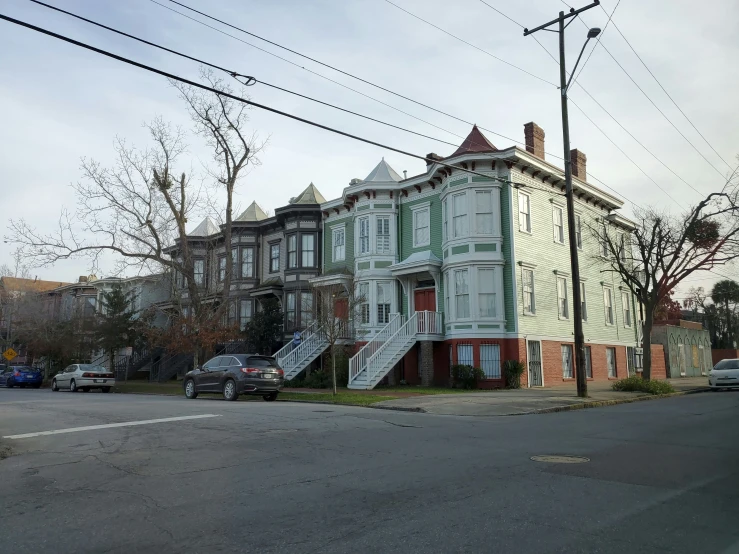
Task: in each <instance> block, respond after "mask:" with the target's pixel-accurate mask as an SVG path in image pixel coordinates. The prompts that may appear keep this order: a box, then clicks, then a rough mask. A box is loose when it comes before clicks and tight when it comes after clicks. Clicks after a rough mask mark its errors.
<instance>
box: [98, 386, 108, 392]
mask: <svg viewBox="0 0 739 554" xmlns="http://www.w3.org/2000/svg"><path fill="white" fill-rule="evenodd" d="M100 390H101V391H103V392H110V387H102V388H101V389H100Z"/></svg>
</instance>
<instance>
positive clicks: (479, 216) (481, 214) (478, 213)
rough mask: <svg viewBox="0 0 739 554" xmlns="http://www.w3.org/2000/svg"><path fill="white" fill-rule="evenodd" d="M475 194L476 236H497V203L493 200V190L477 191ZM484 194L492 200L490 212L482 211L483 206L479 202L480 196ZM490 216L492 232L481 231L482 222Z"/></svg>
mask: <svg viewBox="0 0 739 554" xmlns="http://www.w3.org/2000/svg"><path fill="white" fill-rule="evenodd" d="M474 192H475V234H476V235H485V236H491V235H494V234H495V217H494V215H495V202H494V198H493V191H492V190H476V191H474ZM479 194H484V195H487V196H488V197H489V198H490V211H489V212H488V211H480V210H481V208H482V204H481V203H480V202H479V198H478V195H479ZM487 216H489V217H490V231H489V232H485V231H481V230H480V222H481V220H483V218H485V217H487Z"/></svg>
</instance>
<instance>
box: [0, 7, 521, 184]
mask: <svg viewBox="0 0 739 554" xmlns="http://www.w3.org/2000/svg"><path fill="white" fill-rule="evenodd" d="M0 19H4V20H5V21H8V22H10V23H14V24H16V25H19V26H22V27H26V28H27V29H31V30H33V31H36V32H39V33H42V34H45V35H48V36H51V37H54V38H56V39H59V40H63V41H64V42H68V43H70V44H74V45H75V46H79V47H81V48H85V49H87V50H91V51H93V52H96V53H98V54H101V55H103V56H107V57H109V58H113V59H115V60H118V61H120V62H123V63H126V64H129V65H133V66H135V67H138V68H140V69H144V70H146V71H150V72H152V73H156V74H158V75H162V76H163V77H167V78H168V79H172V80H174V81H179V82H181V83H185V84H186V85H190V86H192V87H195V88H199V89H201V90H206V91H208V92H212V93H213V94H217V95H219V96H224V97H226V98H231V99H232V100H236V101H237V102H242V103H244V104H247V105H249V106H253V107H255V108H259V109H262V110H265V111H268V112H272V113H275V114H277V115H281V116H283V117H287V118H289V119H293V120H295V121H299V122H301V123H305V124H306V125H311V126H313V127H317V128H319V129H323V130H325V131H329V132H331V133H335V134H338V135H341V136H344V137H347V138H351V139H354V140H357V141H360V142H364V143H366V144H371V145H373V146H377V147H379V148H384V149H385V150H390V151H392V152H397V153H398V154H403V155H404V156H409V157H411V158H416V159H419V160H424V161H426V162H430V163H437V164H439V165H441V166H443V167H447V168H451V169H456V170H458V171H462V172H464V173H470V174H472V175H477V176H480V177H485V178H486V179H491V180H494V181H501V182H504V183H511V181H508V180H506V179H501V178H499V177H494V176H492V175H486V174H484V173H480V172H478V171H474V170H471V169H466V168H464V167H461V166H457V165H454V164H449V163H446V162H444V161H443V160H436V159H433V158H428V157H426V156H421V155H419V154H414V153H412V152H408V151H406V150H402V149H400V148H396V147H394V146H389V145H387V144H383V143H380V142H376V141H373V140H370V139H367V138H364V137H360V136H358V135H353V134H351V133H347V132H346V131H341V130H339V129H335V128H333V127H329V126H328V125H323V124H321V123H317V122H315V121H311V120H309V119H305V118H303V117H300V116H297V115H294V114H290V113H287V112H284V111H282V110H278V109H276V108H272V107H270V106H266V105H264V104H260V103H258V102H253V101H251V100H247V99H246V98H242V97H240V96H236V95H234V94H231V93H229V92H225V91H222V90H218V89H216V88H213V87H209V86H207V85H203V84H202V83H198V82H196V81H191V80H189V79H186V78H184V77H180V76H178V75H175V74H173V73H169V72H167V71H162V70H161V69H157V68H155V67H152V66H149V65H146V64H143V63H140V62H137V61H135V60H132V59H130V58H126V57H124V56H119V55H117V54H113V53H112V52H108V51H107V50H103V49H101V48H97V47H95V46H92V45H89V44H86V43H84V42H80V41H78V40H75V39H72V38H69V37H66V36H64V35H60V34H58V33H55V32H53V31H49V30H47V29H44V28H42V27H38V26H36V25H32V24H30V23H26V22H24V21H20V20H18V19H14V18H12V17H8V16H6V15H3V14H0ZM513 184H516V183H513Z"/></svg>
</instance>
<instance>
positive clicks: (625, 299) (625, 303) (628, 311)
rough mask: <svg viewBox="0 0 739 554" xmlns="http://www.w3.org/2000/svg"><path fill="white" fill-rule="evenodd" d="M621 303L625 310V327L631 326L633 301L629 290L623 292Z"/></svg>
mask: <svg viewBox="0 0 739 554" xmlns="http://www.w3.org/2000/svg"><path fill="white" fill-rule="evenodd" d="M621 305H622V306H623V310H624V314H623V315H624V327H631V302H630V298H629V293H628V292H622V293H621Z"/></svg>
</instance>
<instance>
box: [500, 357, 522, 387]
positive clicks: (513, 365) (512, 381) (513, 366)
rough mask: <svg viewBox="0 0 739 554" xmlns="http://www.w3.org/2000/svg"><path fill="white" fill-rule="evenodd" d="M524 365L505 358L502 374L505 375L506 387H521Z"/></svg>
mask: <svg viewBox="0 0 739 554" xmlns="http://www.w3.org/2000/svg"><path fill="white" fill-rule="evenodd" d="M525 369H526V367H525V366H524V365H523V363H522V362H519V361H518V360H506V362H505V363H504V364H503V375H504V376H505V386H506V388H508V389H520V388H521V375H522V374H523V372H524V370H525Z"/></svg>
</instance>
